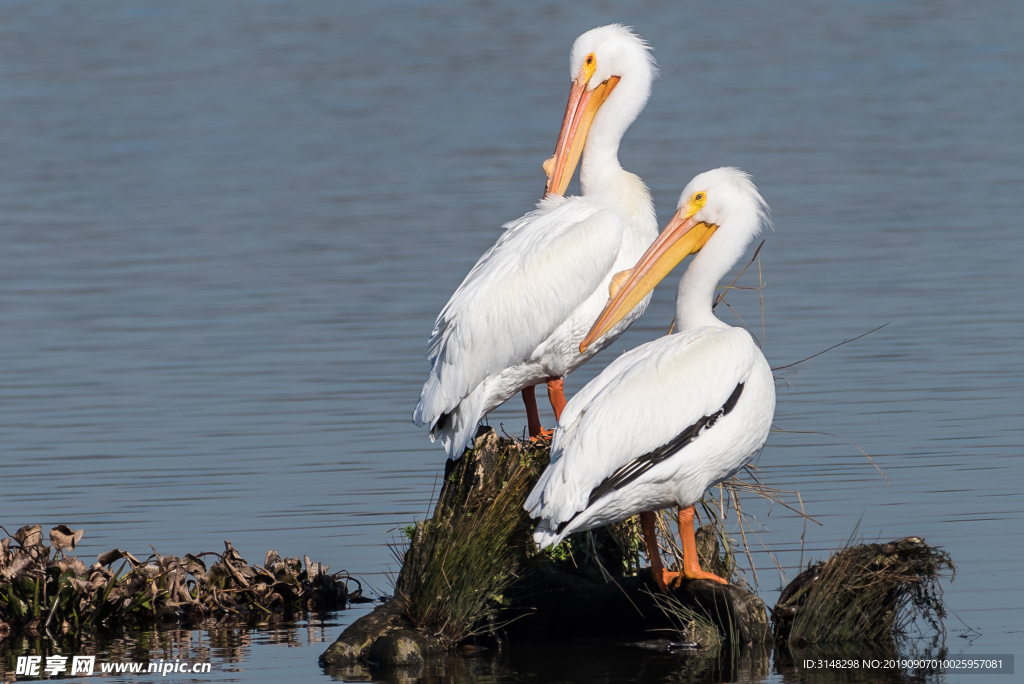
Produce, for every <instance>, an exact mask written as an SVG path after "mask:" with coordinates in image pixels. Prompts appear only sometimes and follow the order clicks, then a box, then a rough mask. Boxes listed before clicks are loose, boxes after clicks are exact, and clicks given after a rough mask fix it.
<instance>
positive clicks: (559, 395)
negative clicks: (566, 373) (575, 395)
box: [548, 378, 565, 420]
mask: <svg viewBox="0 0 1024 684" xmlns="http://www.w3.org/2000/svg"><path fill="white" fill-rule="evenodd" d="M548 401H550V402H551V408H552V410H554V412H555V420H561V418H562V409H564V408H565V391H564V388H563V387H562V378H552V379H551V380H548Z"/></svg>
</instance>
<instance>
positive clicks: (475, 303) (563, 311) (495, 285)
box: [414, 197, 624, 424]
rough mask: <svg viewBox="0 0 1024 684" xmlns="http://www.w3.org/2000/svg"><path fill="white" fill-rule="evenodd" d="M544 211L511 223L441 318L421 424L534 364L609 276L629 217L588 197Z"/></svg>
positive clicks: (547, 204)
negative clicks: (492, 380)
mask: <svg viewBox="0 0 1024 684" xmlns="http://www.w3.org/2000/svg"><path fill="white" fill-rule="evenodd" d="M538 207H539V208H538V209H537V210H536V211H533V212H530V213H529V214H527V215H526V216H523V217H522V218H521V219H519V220H517V221H514V222H512V223H509V224H506V226H505V227H506V231H505V233H504V234H502V236H501V238H500V239H499V240H498V242H497V243H496V244H495V245H494V246H493V247H492V248H491V249H490V250H488V251H487V253H486V254H484V255H483V256H482V257H480V260H479V261H478V262H477V263H476V265H475V266H474V267H473V269H472V270H471V271H470V272H469V275H467V276H466V279H465V280H464V281H463V282H462V285H460V286H459V289H458V290H456V291H455V294H453V295H452V298H451V299H450V300H449V301H448V304H447V305H445V307H444V309H443V310H442V311H441V313H440V315H439V316H438V317H437V322H436V323H435V324H434V331H433V334H432V335H431V337H430V341H429V342H428V344H427V356H428V358H429V359H430V360H431V361H432V363H433V368H432V369H431V377H430V378H429V379H428V381H427V384H426V385H424V389H423V394H422V395H421V399H420V406H419V407H417V414H416V415H415V416H414V418H416V419H417V422H420V423H422V424H428V423H432V422H433V421H434V420H436V418H437V417H438V416H439V415H440V414H441V413H442V412H444V411H448V410H450V409H451V408H452V407H454V406H455V405H457V404H458V403H459V401H461V400H462V398H463V397H465V396H466V395H467V394H468V393H469V392H471V391H472V389H473V388H474V387H476V386H477V385H479V384H480V383H481V382H482V381H483V380H484V379H486V378H487V377H488V376H489V375H491V374H494V373H497V372H500V371H502V370H504V369H506V368H508V367H510V366H513V365H516V364H519V363H521V362H523V361H525V360H527V359H528V358H529V357H530V355H531V354H532V353H533V351H534V350H535V349H536V348H537V347H538V345H540V344H541V343H542V342H544V340H546V339H547V338H548V337H549V336H550V335H551V334H552V333H553V332H554V331H555V329H556V328H557V327H558V326H559V325H560V324H561V323H562V322H563V321H564V320H565V318H566V317H567V316H568V315H569V314H570V313H571V312H572V311H573V310H574V309H575V308H576V307H578V306H579V305H580V304H582V303H583V302H584V301H585V300H586V299H587V297H589V296H590V295H591V294H593V292H594V291H595V290H596V289H597V288H598V287H599V286H600V285H601V283H602V281H603V280H604V279H605V278H607V277H608V275H609V271H610V270H611V268H612V264H613V263H614V261H615V258H616V256H617V255H618V252H619V249H620V245H621V243H622V235H623V231H624V226H623V225H622V221H621V219H619V217H618V216H617V215H616V214H615V213H614V212H612V211H610V210H608V209H605V208H604V207H602V206H601V205H600V204H598V203H596V202H594V201H592V200H588V199H586V198H582V197H572V198H568V199H564V200H563V199H562V198H557V199H556V200H546V201H544V202H542V203H541V204H540V205H538Z"/></svg>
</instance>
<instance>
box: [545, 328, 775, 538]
mask: <svg viewBox="0 0 1024 684" xmlns="http://www.w3.org/2000/svg"><path fill="white" fill-rule="evenodd" d="M756 358H757V347H756V345H755V344H754V342H753V340H752V339H751V338H750V335H749V334H748V333H747V332H746V331H744V330H742V329H738V328H701V329H698V330H693V331H688V332H684V333H681V334H678V335H671V336H668V337H662V338H660V339H657V340H654V341H653V342H648V343H647V344H645V345H643V346H641V347H637V348H636V349H634V350H632V351H630V352H629V353H627V354H623V355H622V356H621V357H619V358H618V359H616V361H615V362H614V363H612V364H611V365H609V366H608V368H606V369H605V370H604V371H602V373H601V374H600V375H598V376H597V378H595V379H594V380H593V381H592V382H591V383H589V384H588V385H587V386H586V387H584V388H583V389H582V390H581V391H580V392H579V393H577V394H576V396H574V397H573V398H572V400H571V401H570V402H569V403H568V405H566V407H565V410H564V412H563V413H562V419H561V420H560V421H559V424H558V428H557V429H556V430H555V436H554V441H553V442H552V445H551V453H552V457H551V465H550V466H549V467H548V469H547V471H545V473H544V475H542V477H541V480H540V481H539V482H538V484H537V487H536V488H535V489H534V491H533V492H532V493H531V494H530V497H529V499H528V500H527V503H526V507H527V510H529V511H530V513H531V515H533V516H534V517H541V518H546V519H550V520H552V521H555V522H564V521H566V520H569V519H570V518H572V516H573V515H575V514H576V513H578V512H580V511H582V510H583V509H585V508H586V507H587V505H589V503H590V500H591V495H592V494H593V493H595V492H596V491H598V490H599V489H600V488H601V487H602V486H603V487H605V488H606V489H607V488H608V487H615V486H622V485H623V484H626V483H628V481H631V479H635V478H636V477H638V476H639V475H640V474H642V473H643V472H644V470H645V469H646V468H648V467H651V466H653V465H656V464H657V463H658V462H660V460H663V459H665V458H667V457H669V456H671V455H672V454H674V453H676V452H677V451H678V450H679V449H680V448H682V446H685V444H687V443H689V441H692V440H693V439H694V438H696V436H697V435H699V434H700V430H701V429H702V428H703V427H707V426H708V425H710V424H713V422H714V420H716V418H714V417H713V416H715V415H716V414H718V413H719V412H721V411H722V410H723V408H725V407H727V404H728V403H730V402H731V403H732V404H735V401H736V400H737V399H738V392H742V388H740V389H739V390H738V388H737V386H738V385H740V384H741V383H745V382H746V381H747V378H749V376H750V373H751V371H752V369H753V367H754V363H755V360H756ZM728 408H730V410H731V406H730V407H728Z"/></svg>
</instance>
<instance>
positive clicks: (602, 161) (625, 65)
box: [413, 25, 658, 458]
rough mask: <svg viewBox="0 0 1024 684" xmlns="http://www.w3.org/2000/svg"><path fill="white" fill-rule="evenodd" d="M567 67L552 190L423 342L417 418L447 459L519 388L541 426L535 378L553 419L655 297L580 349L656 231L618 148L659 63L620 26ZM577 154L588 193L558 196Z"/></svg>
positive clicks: (603, 30) (594, 35) (590, 35)
mask: <svg viewBox="0 0 1024 684" xmlns="http://www.w3.org/2000/svg"><path fill="white" fill-rule="evenodd" d="M569 69H570V77H572V78H573V82H572V87H571V89H570V91H569V102H568V104H567V105H566V110H565V117H564V119H563V121H562V128H561V132H560V133H559V136H558V143H557V145H556V147H555V155H554V157H552V158H551V159H549V160H548V161H547V162H545V163H544V169H545V171H547V173H548V183H547V187H546V188H545V199H542V200H541V201H540V203H539V204H538V205H537V209H536V210H534V211H531V212H530V213H528V214H526V215H525V216H523V217H522V218H520V219H518V220H516V221H513V222H511V223H508V224H506V225H505V228H506V231H505V233H504V234H502V236H501V237H500V238H499V239H498V242H497V243H496V244H495V245H494V246H493V247H491V249H490V250H488V251H487V253H485V254H484V255H483V256H482V257H480V260H479V261H477V263H476V265H475V266H474V267H473V270H471V271H470V272H469V275H467V276H466V279H465V280H463V281H462V285H460V286H459V289H458V290H456V291H455V294H453V295H452V297H451V299H450V300H449V301H448V303H447V304H446V305H445V307H444V309H442V311H441V313H440V315H438V317H437V322H436V323H435V324H434V331H433V333H432V334H431V337H430V341H429V342H428V343H427V356H428V358H429V359H430V361H431V369H430V375H429V377H428V378H427V381H426V383H424V385H423V391H422V392H421V394H420V400H419V403H418V404H417V406H416V410H415V411H414V412H413V422H415V423H416V424H417V425H419V426H422V427H426V426H429V427H430V438H431V441H433V440H434V439H435V438H438V437H439V438H440V439H441V441H442V443H443V444H444V447H445V451H446V452H447V453H448V456H449V457H451V458H459V456H461V454H462V450H463V448H464V447H465V446H466V445H467V444H469V442H470V440H471V439H472V438H473V436H474V432H475V429H476V426H477V423H479V422H480V419H482V418H483V417H484V416H485V415H487V414H488V413H489V412H490V411H492V410H493V409H495V408H497V407H498V406H500V405H501V404H503V403H505V402H506V401H508V399H509V398H511V397H512V396H513V395H514V394H515V393H516V392H519V391H520V390H521V391H522V392H523V400H524V402H525V403H526V408H527V420H528V423H529V431H530V434H531V436H537V435H539V434H541V432H542V428H541V425H540V418H539V417H538V414H537V404H536V400H535V398H534V389H533V388H534V385H537V384H540V383H542V382H547V383H548V395H549V398H550V399H551V405H552V408H553V409H554V411H555V418H556V420H557V418H558V416H559V414H560V413H561V410H562V407H564V406H565V397H564V395H563V393H562V378H563V377H564V376H565V375H566V374H568V373H570V372H572V371H573V370H575V369H576V368H578V367H579V366H580V365H582V364H583V363H585V362H586V361H587V360H588V359H589V358H590V357H591V356H593V355H594V354H596V353H597V352H598V351H600V350H601V349H603V348H604V347H606V346H607V345H608V344H610V343H611V342H612V341H614V340H615V338H616V337H618V336H619V335H620V334H622V332H623V331H624V330H625V329H626V328H628V327H629V326H630V324H631V323H632V322H633V321H634V320H636V318H638V317H639V316H640V314H642V313H643V310H644V308H645V307H646V305H647V301H649V297H648V298H647V299H644V300H643V302H642V303H641V305H640V306H638V307H636V308H635V309H634V310H632V311H630V312H629V313H628V314H627V315H626V316H624V317H622V319H621V320H620V321H619V322H618V323H617V324H616V325H614V326H611V327H610V328H609V329H608V330H607V331H606V333H605V334H604V335H602V336H601V338H600V339H597V340H594V341H592V342H591V344H590V346H589V348H588V349H587V350H586V351H581V350H580V342H581V341H582V340H583V337H584V336H585V335H586V333H587V331H588V330H589V329H590V327H591V325H592V324H593V323H594V321H595V320H596V319H597V316H598V314H599V313H600V312H601V308H602V307H603V306H604V304H605V303H606V302H607V300H608V293H609V291H610V290H609V287H610V285H611V283H612V280H613V276H615V275H616V274H619V273H620V272H622V271H624V270H625V269H628V268H629V267H630V266H632V265H633V264H634V263H635V262H636V260H637V259H638V258H639V257H640V255H641V254H643V252H644V250H646V249H647V247H648V246H650V244H651V243H652V242H653V241H654V239H655V238H656V237H657V235H658V224H657V218H656V216H655V213H654V205H653V204H652V202H651V196H650V192H649V191H648V189H647V186H645V185H644V184H643V181H641V180H640V178H638V177H637V176H635V175H634V174H632V173H629V172H627V171H624V170H623V169H622V167H621V166H620V165H619V159H618V149H619V141H620V140H621V139H622V136H623V134H624V133H625V132H626V129H627V128H629V125H630V124H631V123H632V122H633V120H634V119H635V118H636V117H637V115H638V114H639V113H640V111H641V110H642V109H643V107H644V105H645V104H646V103H647V98H648V97H649V95H650V89H651V81H652V80H653V79H654V76H655V74H656V68H655V66H654V62H653V60H652V58H651V56H650V52H649V49H648V47H647V46H646V44H645V43H644V42H643V40H642V39H641V38H639V37H638V36H636V35H635V34H634V33H632V32H631V31H630V30H629V29H627V28H625V27H623V26H619V25H612V26H602V27H599V28H595V29H592V30H590V31H587V32H586V33H584V34H583V35H581V36H580V37H579V38H577V39H576V42H575V43H574V44H573V48H572V55H571V57H570V63H569ZM581 153H582V154H583V163H582V167H581V169H580V186H581V188H582V190H583V196H582V197H562V195H563V194H564V193H565V190H566V188H567V187H568V185H569V181H570V179H571V178H572V175H573V173H574V171H575V169H576V164H577V162H578V161H579V159H580V154H581ZM622 279H623V278H622V277H620V278H619V280H622ZM545 432H546V431H545ZM548 434H550V433H548Z"/></svg>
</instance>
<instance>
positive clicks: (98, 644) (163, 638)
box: [0, 613, 337, 681]
mask: <svg viewBox="0 0 1024 684" xmlns="http://www.w3.org/2000/svg"><path fill="white" fill-rule="evenodd" d="M335 618H336V613H321V614H317V613H311V614H309V615H307V616H306V618H305V619H303V620H299V621H288V620H284V619H282V618H281V617H280V616H273V617H272V618H271V619H269V620H268V621H266V622H260V623H255V624H252V625H245V624H234V625H227V624H220V625H218V624H216V623H212V621H211V622H210V623H204V624H203V625H202V626H201V627H199V628H182V629H143V630H133V631H127V632H124V633H120V634H103V633H93V634H82V635H71V634H64V635H57V636H55V637H53V638H52V639H51V638H49V637H47V636H43V637H38V638H33V637H14V638H10V639H7V640H5V641H2V642H0V681H13V675H14V672H15V663H16V661H17V657H18V656H25V655H37V656H43V657H44V659H45V657H46V656H51V655H62V656H74V655H94V656H96V663H97V665H96V670H97V671H99V669H100V665H99V664H100V663H128V662H135V663H145V664H146V667H148V664H149V663H154V662H157V661H164V662H174V661H180V662H187V663H211V665H212V668H211V674H210V675H209V676H207V675H203V679H204V681H222V676H223V673H230V672H238V671H241V670H245V669H247V668H245V666H244V663H247V662H249V661H251V660H252V657H253V654H252V650H253V648H255V647H259V646H264V645H277V646H286V647H292V648H304V649H306V652H307V657H309V658H312V659H313V660H315V658H316V655H315V654H316V653H317V652H319V651H321V650H323V649H324V648H326V644H328V643H329V642H330V641H332V640H333V638H334V636H335V633H336V630H335V629H334V628H335V626H336V625H337V622H336V620H335Z"/></svg>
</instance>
